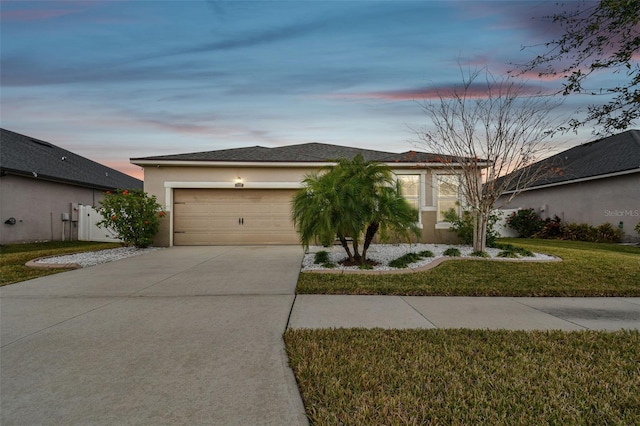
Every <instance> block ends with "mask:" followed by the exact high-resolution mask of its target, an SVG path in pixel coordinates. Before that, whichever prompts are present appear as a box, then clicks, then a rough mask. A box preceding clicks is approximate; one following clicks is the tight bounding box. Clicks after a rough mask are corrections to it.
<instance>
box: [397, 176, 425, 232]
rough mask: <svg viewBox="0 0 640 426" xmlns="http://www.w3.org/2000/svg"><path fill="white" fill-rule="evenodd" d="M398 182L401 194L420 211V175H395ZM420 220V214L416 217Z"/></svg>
mask: <svg viewBox="0 0 640 426" xmlns="http://www.w3.org/2000/svg"><path fill="white" fill-rule="evenodd" d="M396 177H397V179H398V183H400V190H401V191H402V196H403V197H404V198H405V199H406V200H407V201H408V202H409V204H410V205H411V206H412V207H414V208H415V209H416V210H418V212H419V211H420V175H397V176H396ZM416 219H417V221H419V220H420V214H418V217H417V218H416Z"/></svg>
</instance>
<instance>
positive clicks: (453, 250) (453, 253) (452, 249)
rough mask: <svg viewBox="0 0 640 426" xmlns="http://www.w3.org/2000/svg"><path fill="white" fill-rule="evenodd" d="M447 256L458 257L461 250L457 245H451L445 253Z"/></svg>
mask: <svg viewBox="0 0 640 426" xmlns="http://www.w3.org/2000/svg"><path fill="white" fill-rule="evenodd" d="M443 254H444V255H445V256H451V257H458V256H460V250H458V249H457V248H455V247H449V248H448V249H446V250H445V251H444V253H443Z"/></svg>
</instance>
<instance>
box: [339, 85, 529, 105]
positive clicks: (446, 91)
mask: <svg viewBox="0 0 640 426" xmlns="http://www.w3.org/2000/svg"><path fill="white" fill-rule="evenodd" d="M522 89H523V92H522V93H523V94H530V95H534V94H539V93H540V87H538V86H533V85H523V86H522ZM465 93H466V97H467V98H474V99H481V98H484V97H487V95H488V92H487V87H486V85H484V84H477V85H471V86H470V87H469V88H467V89H466V91H465ZM456 94H462V87H461V86H460V85H456V84H453V85H442V86H434V87H429V88H415V89H400V90H387V91H379V92H360V93H345V94H334V95H328V96H327V97H328V98H333V99H383V100H389V101H410V100H428V99H439V98H441V97H444V98H451V97H454V96H455V95H456Z"/></svg>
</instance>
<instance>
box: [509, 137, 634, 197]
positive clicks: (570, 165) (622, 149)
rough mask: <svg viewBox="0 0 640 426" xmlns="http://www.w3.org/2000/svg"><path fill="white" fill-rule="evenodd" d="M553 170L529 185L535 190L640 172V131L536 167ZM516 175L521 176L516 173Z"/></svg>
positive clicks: (581, 147)
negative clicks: (546, 186) (547, 186)
mask: <svg viewBox="0 0 640 426" xmlns="http://www.w3.org/2000/svg"><path fill="white" fill-rule="evenodd" d="M531 167H533V168H537V167H544V168H548V169H550V170H552V172H551V173H546V174H545V175H544V176H543V177H542V178H541V179H538V180H537V181H535V182H534V183H532V184H530V185H528V188H535V187H539V186H544V185H550V184H560V183H569V182H571V181H574V180H580V179H587V178H597V177H598V176H605V175H610V174H615V173H622V172H633V171H634V170H635V171H638V172H640V130H627V131H625V132H622V133H619V134H617V135H613V136H609V137H606V138H602V139H598V140H596V141H593V142H587V143H585V144H582V145H578V146H576V147H573V148H571V149H568V150H566V151H563V152H561V153H559V154H556V155H553V156H551V157H549V158H546V159H544V160H542V161H539V162H537V163H535V164H533V165H532V166H531ZM514 173H519V171H516V172H514Z"/></svg>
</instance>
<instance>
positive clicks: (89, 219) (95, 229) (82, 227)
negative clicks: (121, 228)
mask: <svg viewBox="0 0 640 426" xmlns="http://www.w3.org/2000/svg"><path fill="white" fill-rule="evenodd" d="M78 210H79V211H78V240H80V241H100V242H113V243H117V242H120V241H121V240H120V239H118V238H116V237H115V235H114V234H113V232H111V231H110V230H108V229H105V228H100V227H99V226H98V225H96V223H98V222H99V221H101V220H102V216H100V213H98V211H97V210H95V209H94V208H93V207H91V206H83V205H80V206H78Z"/></svg>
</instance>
